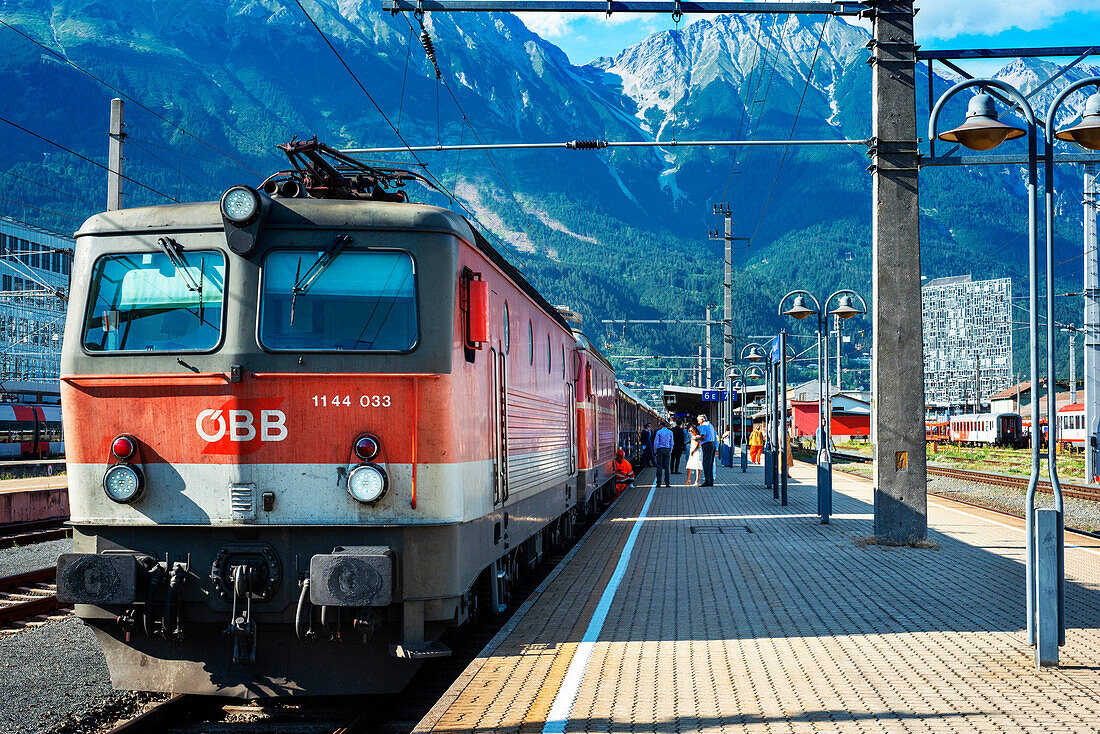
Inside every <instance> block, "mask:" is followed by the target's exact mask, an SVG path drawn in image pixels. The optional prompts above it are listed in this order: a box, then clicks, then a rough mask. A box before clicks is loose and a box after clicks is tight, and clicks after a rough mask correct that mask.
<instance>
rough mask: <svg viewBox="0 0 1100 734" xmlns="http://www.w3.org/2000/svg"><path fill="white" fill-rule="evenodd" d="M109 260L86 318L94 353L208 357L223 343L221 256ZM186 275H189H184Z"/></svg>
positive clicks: (98, 273) (86, 341) (192, 253)
mask: <svg viewBox="0 0 1100 734" xmlns="http://www.w3.org/2000/svg"><path fill="white" fill-rule="evenodd" d="M179 256H180V258H181V260H182V263H183V267H182V268H179V269H177V267H176V266H175V265H174V264H173V263H172V260H170V259H169V257H168V255H166V254H164V253H162V252H156V253H152V252H145V253H133V254H126V255H104V256H102V257H100V258H99V259H98V260H96V262H95V265H94V267H93V268H92V286H91V290H90V291H89V294H88V307H87V311H86V313H85V317H84V338H83V345H84V349H86V350H87V351H89V352H96V353H109V352H205V351H209V350H211V349H214V348H215V347H217V345H218V342H219V341H220V340H221V331H222V308H223V305H224V300H225V296H224V280H225V256H224V255H223V254H222V253H220V252H218V251H217V250H189V251H183V252H180V253H179ZM184 271H186V272H184Z"/></svg>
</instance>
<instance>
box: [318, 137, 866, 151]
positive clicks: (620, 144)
mask: <svg viewBox="0 0 1100 734" xmlns="http://www.w3.org/2000/svg"><path fill="white" fill-rule="evenodd" d="M870 144H871V141H870V140H849V139H841V140H836V139H832V138H828V139H821V140H564V141H556V142H552V143H483V144H463V145H442V144H437V145H413V146H410V147H408V148H405V147H396V148H394V147H390V148H346V149H344V150H341V151H340V152H341V153H343V154H344V155H373V154H375V153H407V152H413V153H433V152H447V151H452V150H546V149H555V148H556V149H564V150H603V149H604V148H685V147H686V148H690V147H727V146H742V145H747V146H767V145H808V146H813V145H863V146H869V145H870Z"/></svg>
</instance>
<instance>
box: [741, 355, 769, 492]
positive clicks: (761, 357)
mask: <svg viewBox="0 0 1100 734" xmlns="http://www.w3.org/2000/svg"><path fill="white" fill-rule="evenodd" d="M767 356H768V353H767V351H766V350H765V349H764V347H763V346H761V345H760V344H759V343H757V342H749V343H748V344H746V345H745V346H744V347H743V348H742V349H741V359H742V360H745V361H746V362H751V363H752V364H753V365H755V364H757V363H759V362H763V361H764V359H766V358H767ZM755 369H756V370H757V371H758V372H759V371H761V370H760V368H759V367H756V368H755ZM768 375H769V372H768V371H763V377H764V405H765V406H768V407H766V410H765V419H764V420H765V421H768V424H767V426H768V429H769V430H770V429H771V423H770V421H771V407H770V406H771V379H769V377H768ZM742 410H744V407H742ZM767 433H768V432H767V431H765V434H764V435H765V439H764V444H765V445H764V487H765V488H766V489H771V486H772V472H771V458H770V454H769V453H768V450H769V447H768V445H767V444H768V439H767ZM742 448H744V446H742ZM745 462H746V459H745V458H744V457H742V459H741V464H742V467H743V468H744V469H747V468H748V467H747V465H746V464H745Z"/></svg>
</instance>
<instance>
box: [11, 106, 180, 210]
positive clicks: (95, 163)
mask: <svg viewBox="0 0 1100 734" xmlns="http://www.w3.org/2000/svg"><path fill="white" fill-rule="evenodd" d="M0 122H5V123H7V124H9V125H11V126H12V127H14V128H16V129H18V130H22V131H23V132H25V133H27V134H28V135H30V136H31V137H34V138H38V139H39V140H41V141H42V142H44V143H49V144H50V145H52V146H54V147H55V148H59V149H60V150H63V151H65V152H66V153H68V154H69V155H73V156H76V157H77V158H79V159H80V160H82V161H85V162H87V163H91V164H92V165H93V166H96V167H98V168H102V169H103V170H104V171H107V172H108V173H110V174H112V175H115V176H118V177H120V178H121V179H122V180H124V181H129V182H130V183H132V184H134V185H135V186H140V187H141V188H143V189H145V190H147V191H151V192H153V193H154V194H158V195H160V196H163V197H164V198H165V199H168V200H170V201H175V202H176V203H177V204H178V203H179V201H178V200H177V199H176V197H174V196H170V195H169V194H166V193H164V192H163V191H158V190H157V189H154V188H153V187H152V186H147V185H145V184H143V183H142V182H141V181H137V180H135V179H133V178H130V177H129V176H126V175H124V174H122V173H119V172H118V171H112V170H111V168H110V167H108V166H105V165H103V164H102V163H100V162H99V161H96V160H92V159H91V158H89V157H88V156H86V155H82V154H80V153H77V152H76V151H75V150H73V149H72V148H68V147H66V146H64V145H62V144H61V143H58V142H57V141H55V140H51V139H50V138H47V137H46V136H44V135H39V134H38V133H36V132H34V131H33V130H28V129H27V128H25V127H23V126H22V125H20V124H18V123H15V122H12V121H11V120H9V119H8V118H6V117H2V116H0Z"/></svg>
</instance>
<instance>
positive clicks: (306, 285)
mask: <svg viewBox="0 0 1100 734" xmlns="http://www.w3.org/2000/svg"><path fill="white" fill-rule="evenodd" d="M349 244H351V236H350V235H346V234H341V235H337V236H336V239H335V240H333V241H332V244H331V245H329V246H328V249H327V250H325V251H324V252H322V253H321V255H320V257H318V258H317V259H316V260H315V261H314V262H313V264H312V265H310V266H309V270H307V271H306V272H304V273H302V274H301V275H298V274H297V273H295V276H296V277H295V280H294V285H293V286H292V287H291V289H290V325H291V326H294V306H295V303H296V302H297V300H298V296H304V295H305V294H306V293H308V292H309V289H310V288H312V287H313V284H314V283H316V282H317V279H318V278H320V277H321V274H322V273H324V272H325V271H326V270H328V266H329V265H332V263H333V261H335V260H336V258H337V257H339V256H340V253H341V252H343V251H344V248H345V247H347V246H348V245H349ZM301 262H302V261H301V260H299V261H298V263H299V269H300V268H301Z"/></svg>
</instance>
